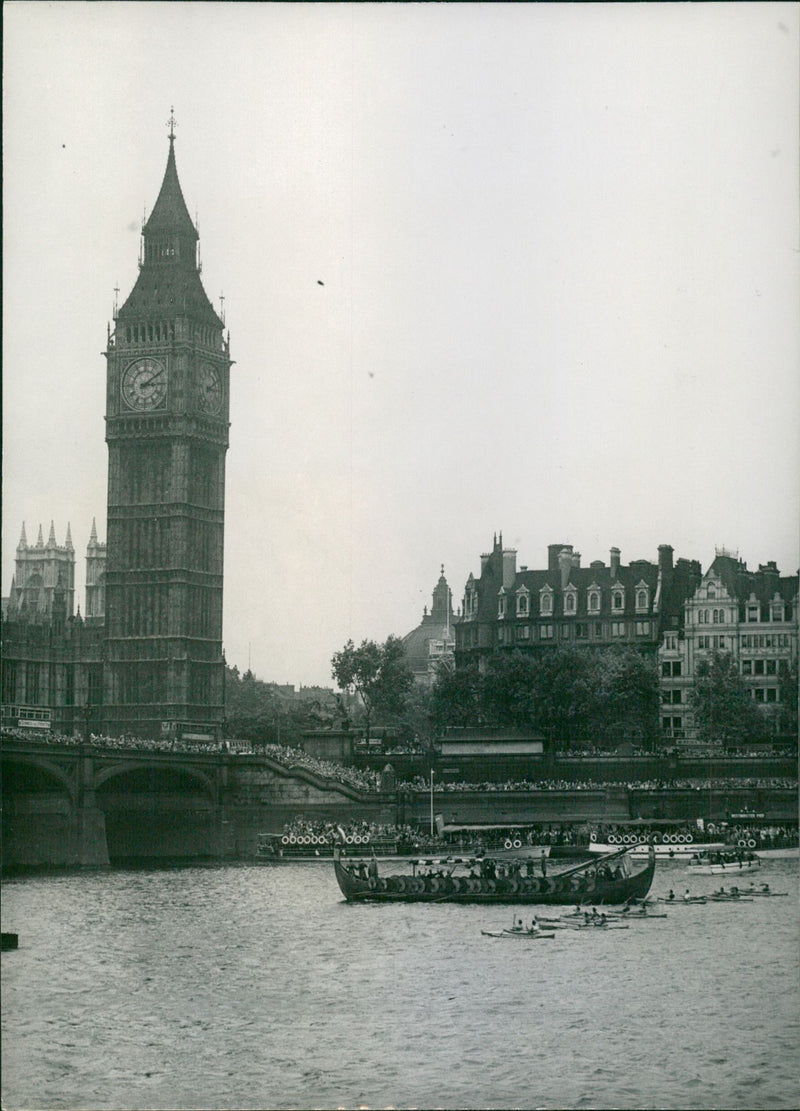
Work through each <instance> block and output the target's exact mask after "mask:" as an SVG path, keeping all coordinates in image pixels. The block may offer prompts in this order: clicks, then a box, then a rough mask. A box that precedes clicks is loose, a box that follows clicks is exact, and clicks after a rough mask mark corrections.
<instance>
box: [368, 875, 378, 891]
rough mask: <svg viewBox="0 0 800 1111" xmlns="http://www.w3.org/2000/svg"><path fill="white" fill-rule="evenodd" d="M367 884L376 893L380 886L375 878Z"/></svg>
mask: <svg viewBox="0 0 800 1111" xmlns="http://www.w3.org/2000/svg"><path fill="white" fill-rule="evenodd" d="M367 883H368V884H369V888H370V891H374V890H375V888H376V887H377V886H378V881H377V880H376V879H375V877H374V876H370V877H369V879H368V880H367Z"/></svg>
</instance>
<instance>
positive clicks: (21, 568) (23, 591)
mask: <svg viewBox="0 0 800 1111" xmlns="http://www.w3.org/2000/svg"><path fill="white" fill-rule="evenodd" d="M74 600H75V549H74V548H73V546H72V534H71V531H70V527H69V525H67V535H66V539H65V540H64V543H63V545H60V544H58V543H56V533H55V528H54V526H53V522H52V521H51V522H50V535H49V536H48V538H47V543H46V544H45V542H44V537H43V535H42V526H41V525H39V537H38V539H37V541H36V544H29V543H28V541H27V538H26V536H25V525H24V523H23V525H22V534H21V535H20V538H19V544H17V558H16V569H15V573H14V579H13V582H12V583H11V592H10V595H9V599H8V615H7V616H8V619H9V620H11V621H28V622H31V623H35V622H43V621H51V620H52V619H53V617H54V616H56V615H59V616H61V617H63V618H67V617H71V616H72V613H73V606H74Z"/></svg>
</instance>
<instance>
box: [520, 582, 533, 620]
mask: <svg viewBox="0 0 800 1111" xmlns="http://www.w3.org/2000/svg"><path fill="white" fill-rule="evenodd" d="M530 611H531V599H530V595H529V593H528V590H527V589H526V588H525V587H522V589H520V590H519V591H518V593H517V617H527V616H528V614H529V613H530Z"/></svg>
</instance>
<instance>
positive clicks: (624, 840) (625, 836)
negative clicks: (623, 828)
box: [622, 833, 633, 845]
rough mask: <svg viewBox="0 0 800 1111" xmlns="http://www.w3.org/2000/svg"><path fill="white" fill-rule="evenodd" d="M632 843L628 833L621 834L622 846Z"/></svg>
mask: <svg viewBox="0 0 800 1111" xmlns="http://www.w3.org/2000/svg"><path fill="white" fill-rule="evenodd" d="M632 841H633V838H632V837H631V835H630V834H629V833H623V835H622V844H623V845H630V843H631V842H632Z"/></svg>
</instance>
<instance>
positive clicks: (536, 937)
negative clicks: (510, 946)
mask: <svg viewBox="0 0 800 1111" xmlns="http://www.w3.org/2000/svg"><path fill="white" fill-rule="evenodd" d="M481 933H482V934H483V936H484V937H520V938H524V939H525V940H527V941H545V940H548V939H550V938H553V937H555V936H556V935H555V934H554V933H552V934H551V933H545V932H544V931H543V930H481Z"/></svg>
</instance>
